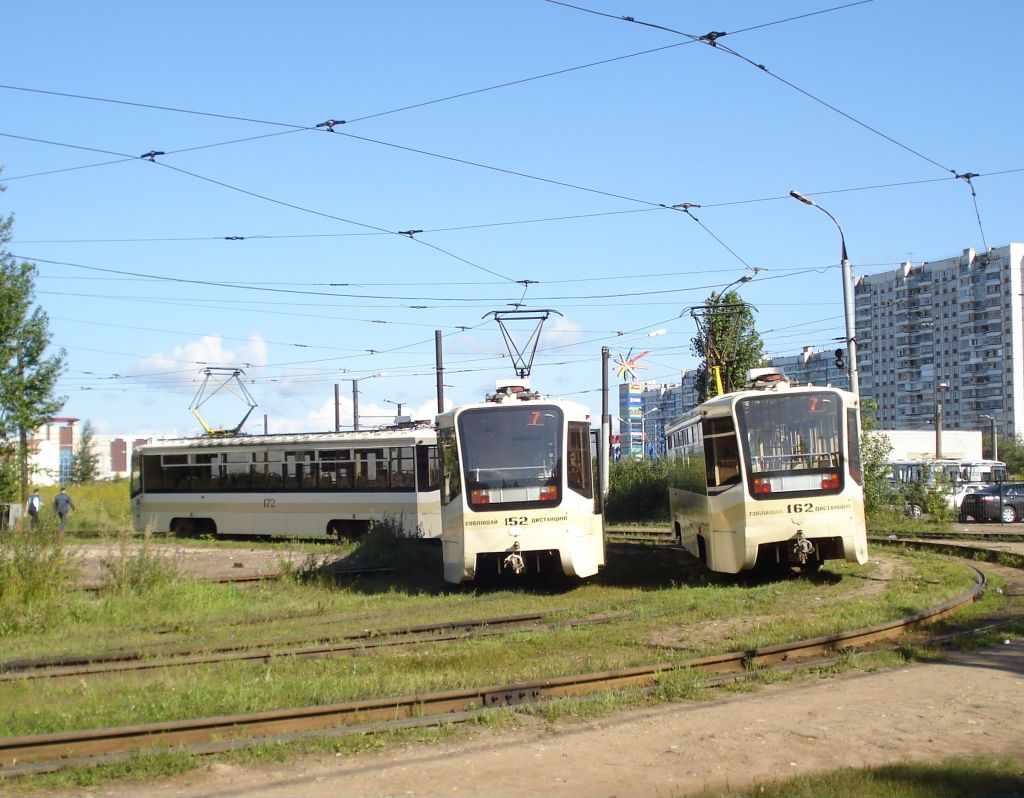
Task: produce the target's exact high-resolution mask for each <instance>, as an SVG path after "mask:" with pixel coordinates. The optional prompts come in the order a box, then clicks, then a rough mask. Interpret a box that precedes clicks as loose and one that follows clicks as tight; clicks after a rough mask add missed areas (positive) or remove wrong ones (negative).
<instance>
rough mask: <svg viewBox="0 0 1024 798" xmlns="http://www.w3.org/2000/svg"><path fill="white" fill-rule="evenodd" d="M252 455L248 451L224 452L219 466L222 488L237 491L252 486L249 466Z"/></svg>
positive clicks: (248, 488)
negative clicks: (222, 460)
mask: <svg viewBox="0 0 1024 798" xmlns="http://www.w3.org/2000/svg"><path fill="white" fill-rule="evenodd" d="M251 462H252V456H251V455H250V454H249V452H225V453H224V462H223V463H222V464H221V466H220V485H221V489H222V490H227V491H237V490H250V489H251V488H252V475H251V474H250V472H249V466H250V464H251Z"/></svg>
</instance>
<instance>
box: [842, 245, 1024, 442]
mask: <svg viewBox="0 0 1024 798" xmlns="http://www.w3.org/2000/svg"><path fill="white" fill-rule="evenodd" d="M1022 263H1024V244H1019V243H1011V244H1008V245H1007V246H1004V247H999V248H993V249H989V251H988V252H976V251H975V250H973V249H966V250H964V251H963V253H962V254H961V255H960V256H959V257H953V258H947V259H945V260H940V261H935V262H931V263H921V264H916V265H915V264H913V263H904V264H903V265H902V266H901V267H899V268H898V269H895V270H893V271H889V272H883V273H880V274H873V275H868V276H862V277H857V278H856V279H855V289H854V302H855V316H856V327H857V329H856V336H857V346H858V349H857V354H858V361H859V362H858V366H859V376H860V391H861V395H862V396H863V397H870V398H873V399H874V400H875V401H877V403H878V419H879V425H880V426H881V427H882V428H883V429H897V428H898V429H921V428H929V427H930V428H934V425H935V421H936V416H937V415H938V417H939V419H940V423H941V424H942V425H943V427H944V428H949V429H983V430H986V431H987V430H989V429H990V428H991V425H992V424H993V421H992V419H994V420H995V421H994V424H995V427H996V429H997V430H998V432H999V434H1000V435H1001V436H1005V435H1016V434H1018V433H1019V432H1022V431H1024V430H1021V429H1020V425H1021V424H1022V423H1024V405H1022V403H1024V360H1022V357H1024V319H1022V308H1024V305H1022V296H1021V289H1022V282H1021V268H1022Z"/></svg>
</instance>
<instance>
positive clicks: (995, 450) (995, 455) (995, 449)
mask: <svg viewBox="0 0 1024 798" xmlns="http://www.w3.org/2000/svg"><path fill="white" fill-rule="evenodd" d="M978 418H987V419H988V420H989V422H990V423H991V424H992V459H993V460H998V459H999V433H998V432H997V431H996V419H995V416H990V415H988V414H987V413H979V414H978Z"/></svg>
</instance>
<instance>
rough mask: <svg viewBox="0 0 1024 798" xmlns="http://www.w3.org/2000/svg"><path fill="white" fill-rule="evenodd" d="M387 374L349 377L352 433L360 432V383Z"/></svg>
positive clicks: (379, 372) (382, 372)
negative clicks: (350, 384)
mask: <svg viewBox="0 0 1024 798" xmlns="http://www.w3.org/2000/svg"><path fill="white" fill-rule="evenodd" d="M386 373H387V372H385V371H378V372H377V373H376V374H368V375H367V376H365V377H348V378H346V379H347V380H348V382H351V383H352V431H353V432H359V381H360V380H372V379H373V378H374V377H383V376H384V375H385V374H386Z"/></svg>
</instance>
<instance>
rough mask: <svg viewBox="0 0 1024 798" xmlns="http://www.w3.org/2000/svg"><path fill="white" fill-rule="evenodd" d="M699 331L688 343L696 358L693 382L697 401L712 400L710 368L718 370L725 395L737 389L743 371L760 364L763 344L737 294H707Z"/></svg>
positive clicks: (750, 311)
mask: <svg viewBox="0 0 1024 798" xmlns="http://www.w3.org/2000/svg"><path fill="white" fill-rule="evenodd" d="M701 310H702V316H703V320H704V323H703V324H702V325H701V326H702V327H703V329H699V330H698V332H697V335H695V336H694V337H693V338H692V339H691V342H690V350H691V351H692V352H693V354H694V355H696V356H697V357H698V358H700V365H699V366H698V367H697V370H696V373H695V375H694V380H695V383H696V387H697V396H698V401H700V402H703V401H705V400H706V399H708V398H710V397H712V396H715V395H716V394H717V389H716V387H715V378H714V371H713V367H714V366H715V365H718V366H721V368H722V382H723V384H724V387H725V391H727V392H728V391H734V390H738V389H739V388H741V387H742V386H743V384H744V382H745V381H746V376H747V371H749V370H750V369H752V368H757V367H758V366H760V365H761V364H762V363H763V362H764V342H763V341H762V340H761V336H760V335H759V334H758V332H757V329H756V327H755V325H754V311H753V308H751V306H750V305H747V304H745V303H744V302H743V299H742V298H741V297H740V295H739V293H738V292H736V291H729V292H727V293H725V294H721V295H720V294H717V293H715V292H712V293H711V296H710V297H708V299H707V301H706V302H705V303H704V306H703V308H701Z"/></svg>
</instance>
